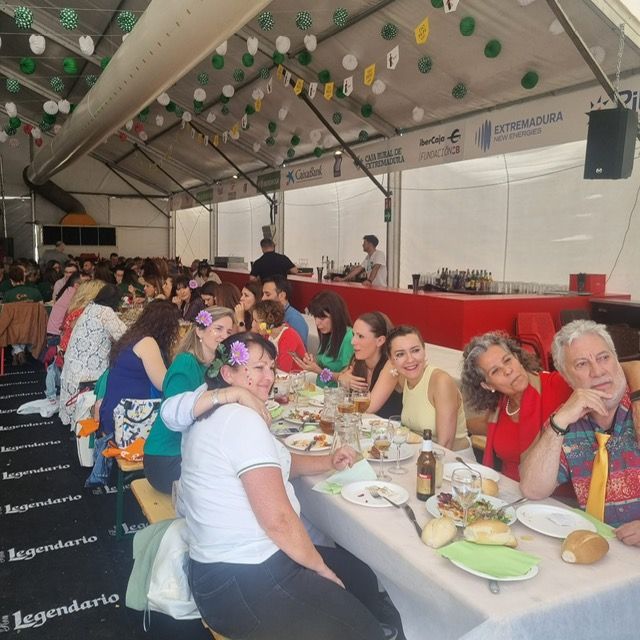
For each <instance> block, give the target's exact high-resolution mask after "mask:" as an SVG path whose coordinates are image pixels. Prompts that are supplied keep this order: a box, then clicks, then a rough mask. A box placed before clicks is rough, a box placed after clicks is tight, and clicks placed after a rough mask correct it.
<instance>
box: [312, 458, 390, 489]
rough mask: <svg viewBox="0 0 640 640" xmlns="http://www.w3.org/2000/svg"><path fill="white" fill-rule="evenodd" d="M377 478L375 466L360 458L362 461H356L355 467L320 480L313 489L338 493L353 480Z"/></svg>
mask: <svg viewBox="0 0 640 640" xmlns="http://www.w3.org/2000/svg"><path fill="white" fill-rule="evenodd" d="M376 478H377V476H376V472H375V471H374V470H373V467H372V466H371V465H370V464H369V463H368V462H367V461H366V460H360V462H356V463H355V464H354V465H353V467H351V468H347V469H343V470H342V471H338V472H336V473H334V474H333V475H332V476H330V477H328V478H327V479H326V480H322V481H321V482H318V484H316V485H315V486H314V487H313V490H314V491H319V492H320V493H330V494H332V495H336V494H338V493H340V492H341V491H342V487H344V486H346V485H348V484H351V483H352V482H359V481H360V480H375V479H376Z"/></svg>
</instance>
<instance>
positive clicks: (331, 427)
mask: <svg viewBox="0 0 640 640" xmlns="http://www.w3.org/2000/svg"><path fill="white" fill-rule="evenodd" d="M335 427H336V409H335V407H334V406H331V405H329V406H326V407H325V408H324V409H323V410H322V411H321V412H320V431H322V433H326V434H327V435H329V436H332V435H333V432H334V431H335Z"/></svg>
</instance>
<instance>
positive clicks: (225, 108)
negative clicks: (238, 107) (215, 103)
mask: <svg viewBox="0 0 640 640" xmlns="http://www.w3.org/2000/svg"><path fill="white" fill-rule="evenodd" d="M220 113H221V114H222V115H223V116H227V115H229V105H228V104H223V105H222V109H220Z"/></svg>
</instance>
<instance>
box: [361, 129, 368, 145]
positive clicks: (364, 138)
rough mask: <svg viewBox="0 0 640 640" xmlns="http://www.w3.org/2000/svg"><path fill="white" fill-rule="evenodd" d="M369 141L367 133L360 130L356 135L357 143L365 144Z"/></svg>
mask: <svg viewBox="0 0 640 640" xmlns="http://www.w3.org/2000/svg"><path fill="white" fill-rule="evenodd" d="M368 139H369V132H368V131H365V130H364V129H362V131H360V133H359V134H358V142H366V141H367V140H368Z"/></svg>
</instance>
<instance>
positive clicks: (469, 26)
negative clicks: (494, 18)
mask: <svg viewBox="0 0 640 640" xmlns="http://www.w3.org/2000/svg"><path fill="white" fill-rule="evenodd" d="M475 30H476V21H475V18H472V17H471V16H466V17H465V18H462V20H460V33H461V34H462V35H463V36H470V35H471V34H472V33H473V32H474V31H475Z"/></svg>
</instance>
